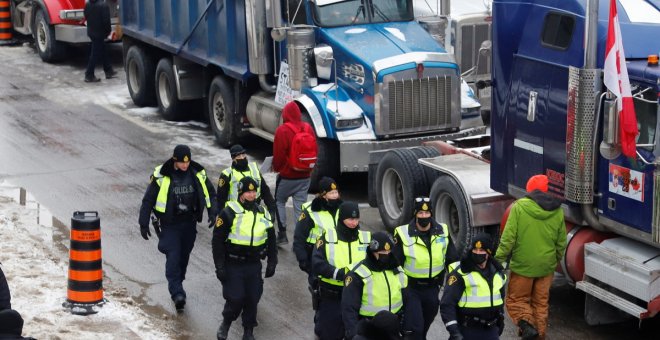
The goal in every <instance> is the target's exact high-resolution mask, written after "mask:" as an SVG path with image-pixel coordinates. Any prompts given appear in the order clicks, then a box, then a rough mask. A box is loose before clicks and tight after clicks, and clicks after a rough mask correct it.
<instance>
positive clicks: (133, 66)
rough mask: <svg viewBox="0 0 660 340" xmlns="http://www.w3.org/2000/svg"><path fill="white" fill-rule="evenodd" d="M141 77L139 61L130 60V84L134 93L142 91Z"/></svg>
mask: <svg viewBox="0 0 660 340" xmlns="http://www.w3.org/2000/svg"><path fill="white" fill-rule="evenodd" d="M139 77H140V76H139V74H138V66H137V62H136V61H135V60H134V59H131V60H130V61H129V62H128V84H129V85H130V86H131V89H132V90H133V93H138V92H140V82H139V81H138V79H139Z"/></svg>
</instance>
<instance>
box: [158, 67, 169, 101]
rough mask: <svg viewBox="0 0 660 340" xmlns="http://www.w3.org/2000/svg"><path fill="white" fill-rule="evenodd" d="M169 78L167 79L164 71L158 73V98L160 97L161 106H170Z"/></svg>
mask: <svg viewBox="0 0 660 340" xmlns="http://www.w3.org/2000/svg"><path fill="white" fill-rule="evenodd" d="M171 95H172V94H171V93H170V80H169V79H167V76H166V75H165V72H161V73H160V74H159V75H158V98H160V103H161V105H163V108H165V109H166V108H168V107H170V103H171V100H170V96H171Z"/></svg>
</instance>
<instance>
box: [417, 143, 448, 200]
mask: <svg viewBox="0 0 660 340" xmlns="http://www.w3.org/2000/svg"><path fill="white" fill-rule="evenodd" d="M410 150H412V152H413V153H414V154H415V156H416V160H415V162H417V159H419V158H433V157H438V156H440V155H441V153H440V151H438V149H436V148H434V147H431V146H417V147H414V148H410ZM417 164H419V163H417ZM419 166H420V167H421V168H422V171H423V172H424V179H425V180H426V183H424V191H423V192H419V193H418V195H424V196H426V197H428V196H429V192H430V189H429V188H430V187H431V184H432V183H433V182H434V181H435V179H436V178H438V176H439V175H440V173H439V172H438V171H437V170H435V169H432V168H429V167H426V166H422V165H421V164H419Z"/></svg>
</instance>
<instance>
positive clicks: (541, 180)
mask: <svg viewBox="0 0 660 340" xmlns="http://www.w3.org/2000/svg"><path fill="white" fill-rule="evenodd" d="M534 190H540V191H543V192H548V176H546V175H535V176H532V177H530V179H529V180H528V181H527V192H532V191H534Z"/></svg>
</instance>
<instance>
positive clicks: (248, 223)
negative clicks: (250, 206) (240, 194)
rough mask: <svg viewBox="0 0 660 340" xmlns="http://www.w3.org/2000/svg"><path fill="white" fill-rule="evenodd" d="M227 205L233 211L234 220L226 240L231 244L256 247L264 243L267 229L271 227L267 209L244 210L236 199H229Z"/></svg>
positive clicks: (266, 237)
mask: <svg viewBox="0 0 660 340" xmlns="http://www.w3.org/2000/svg"><path fill="white" fill-rule="evenodd" d="M227 206H228V207H230V208H231V210H232V211H233V212H234V214H235V215H234V222H233V223H232V225H231V229H230V230H229V236H228V237H227V240H228V241H229V242H230V243H231V244H237V245H241V246H249V247H257V246H261V245H263V244H265V243H266V240H267V239H268V229H269V228H272V227H273V224H272V223H271V221H270V214H269V213H268V211H267V210H262V211H263V212H261V211H259V212H257V213H255V212H254V211H250V210H245V209H243V206H241V204H240V203H238V202H237V201H229V203H228V204H227Z"/></svg>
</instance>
